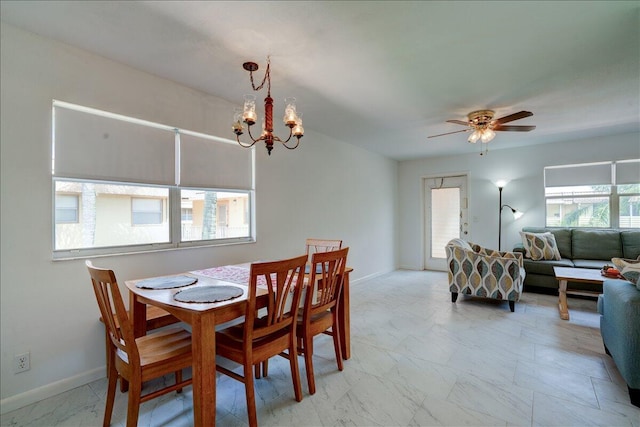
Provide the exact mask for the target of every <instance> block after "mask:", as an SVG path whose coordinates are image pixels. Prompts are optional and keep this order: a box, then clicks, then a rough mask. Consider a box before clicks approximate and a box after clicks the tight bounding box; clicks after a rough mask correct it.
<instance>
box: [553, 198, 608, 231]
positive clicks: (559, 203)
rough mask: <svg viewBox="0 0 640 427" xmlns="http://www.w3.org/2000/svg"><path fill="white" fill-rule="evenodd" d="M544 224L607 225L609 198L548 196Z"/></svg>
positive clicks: (560, 225) (565, 225) (555, 225)
mask: <svg viewBox="0 0 640 427" xmlns="http://www.w3.org/2000/svg"><path fill="white" fill-rule="evenodd" d="M546 226H547V227H609V226H610V222H609V198H608V197H596V196H594V197H563V198H548V199H547V220H546Z"/></svg>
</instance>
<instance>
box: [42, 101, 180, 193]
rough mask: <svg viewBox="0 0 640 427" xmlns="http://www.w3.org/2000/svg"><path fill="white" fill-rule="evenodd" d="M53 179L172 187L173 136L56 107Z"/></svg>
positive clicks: (148, 127)
mask: <svg viewBox="0 0 640 427" xmlns="http://www.w3.org/2000/svg"><path fill="white" fill-rule="evenodd" d="M54 111H55V153H54V155H55V157H54V175H55V176H58V177H65V178H82V179H96V180H105V181H119V182H138V183H147V184H164V185H174V184H175V132H173V131H171V130H167V129H159V128H155V127H150V126H145V125H141V124H137V123H133V122H129V121H124V120H118V119H114V118H112V117H105V116H101V115H96V114H92V113H87V112H83V111H78V110H72V109H68V108H63V107H58V106H56V107H55V110H54Z"/></svg>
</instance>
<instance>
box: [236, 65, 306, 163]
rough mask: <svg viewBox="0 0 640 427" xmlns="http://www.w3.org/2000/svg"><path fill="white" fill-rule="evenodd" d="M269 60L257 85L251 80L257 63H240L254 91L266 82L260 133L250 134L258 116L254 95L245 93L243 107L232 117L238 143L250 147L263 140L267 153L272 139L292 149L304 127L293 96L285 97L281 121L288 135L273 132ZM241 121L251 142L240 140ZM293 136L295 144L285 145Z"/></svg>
mask: <svg viewBox="0 0 640 427" xmlns="http://www.w3.org/2000/svg"><path fill="white" fill-rule="evenodd" d="M270 62H271V61H270V59H269V58H267V69H266V71H265V74H264V78H263V79H262V83H260V85H258V86H257V87H256V85H255V83H254V82H253V72H254V71H256V70H258V64H256V63H255V62H245V63H244V64H242V67H243V68H244V69H245V70H247V71H248V72H249V77H250V79H251V87H252V88H253V90H254V91H259V90H260V89H262V88H263V86H264V84H265V83H266V84H267V97H266V98H265V99H264V121H263V122H262V133H261V134H260V136H259V137H258V138H254V136H253V135H252V134H251V126H253V125H254V124H255V123H256V121H257V118H258V116H257V114H256V97H255V96H254V95H245V97H244V108H242V109H237V110H236V112H235V115H234V118H233V121H234V123H233V132H234V133H235V134H236V140H237V141H238V144H240V146H242V147H244V148H251V147H253V146H254V145H255V144H256V142H258V141H264V142H265V144H266V147H267V152H268V153H269V155H271V150H273V143H274V141H277V142H280V143H282V145H283V146H284V147H286V148H288V149H289V150H293V149H295V148H297V147H298V144H300V138H302V137H303V136H304V128H303V127H302V119H301V118H300V117H301V116H302V113H299V112H297V111H296V99H295V98H286V99H285V109H284V119H283V121H284V124H285V125H286V126H287V127H288V128H289V137H288V138H287V139H286V140H282V139H280V138H278V137H277V136H276V135H274V134H273V98H271V76H270V71H271V63H270ZM243 123H245V124H246V125H247V131H248V133H249V138H251V141H252V142H251V143H243V142H241V141H240V135H242V134H243V133H244V125H243ZM294 136H295V137H296V141H295V145H292V146H290V145H287V143H288V142H289V141H290V140H291V138H292V137H294Z"/></svg>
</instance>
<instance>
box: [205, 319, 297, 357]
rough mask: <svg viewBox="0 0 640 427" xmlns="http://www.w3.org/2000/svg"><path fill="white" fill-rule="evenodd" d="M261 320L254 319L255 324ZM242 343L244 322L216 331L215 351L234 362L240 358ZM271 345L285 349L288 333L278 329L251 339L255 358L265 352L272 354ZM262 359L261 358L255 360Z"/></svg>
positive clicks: (287, 345)
mask: <svg viewBox="0 0 640 427" xmlns="http://www.w3.org/2000/svg"><path fill="white" fill-rule="evenodd" d="M259 323H262V324H264V323H265V322H262V321H260V320H258V321H256V324H259ZM243 345H244V324H239V325H234V326H231V327H229V328H227V329H223V330H221V331H218V332H216V349H217V350H216V351H217V352H218V353H219V354H220V355H221V356H224V357H227V358H228V359H231V360H233V361H235V362H238V361H239V360H242V357H243V356H242V352H243ZM273 347H282V349H283V350H284V349H286V348H288V347H289V333H288V332H287V330H279V331H277V332H274V333H272V334H269V335H265V336H264V337H260V338H256V339H254V340H253V349H252V352H253V354H254V358H255V359H262V357H261V355H262V354H265V355H267V357H269V356H268V355H269V354H272V352H271V351H265V350H270V349H272V348H273ZM256 361H262V360H256Z"/></svg>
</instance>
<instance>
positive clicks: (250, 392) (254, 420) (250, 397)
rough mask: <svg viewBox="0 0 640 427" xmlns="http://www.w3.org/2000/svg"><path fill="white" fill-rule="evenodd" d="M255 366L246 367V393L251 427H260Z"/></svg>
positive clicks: (246, 365) (247, 365)
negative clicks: (254, 374) (254, 375)
mask: <svg viewBox="0 0 640 427" xmlns="http://www.w3.org/2000/svg"><path fill="white" fill-rule="evenodd" d="M252 371H253V366H251V365H249V364H247V363H245V365H244V391H245V394H246V396H247V416H248V417H249V427H258V416H257V415H256V393H255V389H254V384H253V375H252V373H253V372H252Z"/></svg>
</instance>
